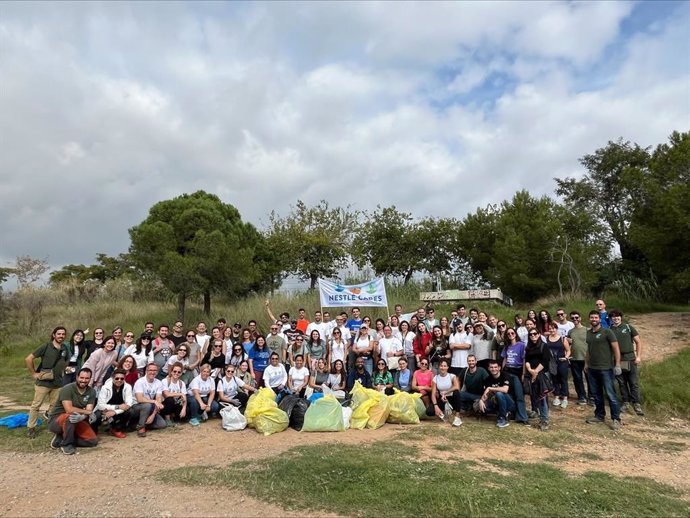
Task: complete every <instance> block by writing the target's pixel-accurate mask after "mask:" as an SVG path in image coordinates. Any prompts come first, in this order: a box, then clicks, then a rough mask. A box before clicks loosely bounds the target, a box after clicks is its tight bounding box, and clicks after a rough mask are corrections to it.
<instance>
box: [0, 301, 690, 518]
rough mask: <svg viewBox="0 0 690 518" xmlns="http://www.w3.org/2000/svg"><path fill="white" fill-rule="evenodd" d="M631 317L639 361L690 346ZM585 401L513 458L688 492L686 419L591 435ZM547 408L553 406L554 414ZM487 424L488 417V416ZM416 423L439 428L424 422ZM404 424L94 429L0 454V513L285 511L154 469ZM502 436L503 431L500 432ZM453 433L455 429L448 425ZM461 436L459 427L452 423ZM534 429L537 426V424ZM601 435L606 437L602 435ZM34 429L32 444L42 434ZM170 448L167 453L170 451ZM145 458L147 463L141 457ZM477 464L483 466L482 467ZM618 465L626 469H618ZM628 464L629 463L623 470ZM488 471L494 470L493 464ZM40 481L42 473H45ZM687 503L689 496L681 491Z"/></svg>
mask: <svg viewBox="0 0 690 518" xmlns="http://www.w3.org/2000/svg"><path fill="white" fill-rule="evenodd" d="M632 324H633V325H635V327H636V328H637V329H638V330H639V332H640V335H641V338H642V340H643V344H644V347H645V350H646V352H645V353H644V360H643V361H645V362H653V361H659V360H661V359H663V358H665V357H667V356H670V355H672V354H674V353H676V352H677V351H679V350H680V349H682V348H684V347H688V346H689V345H690V335H689V334H688V332H687V330H689V329H690V314H688V313H654V314H647V315H641V316H637V317H635V318H633V319H632ZM0 409H3V410H9V409H13V410H15V409H16V410H22V409H26V407H25V406H22V405H17V404H16V403H15V402H13V401H10V400H8V399H7V398H4V397H2V396H0ZM590 412H591V409H590V408H589V407H578V406H576V405H571V406H570V407H569V408H568V410H567V411H566V412H558V415H554V416H553V417H554V418H553V419H552V429H551V431H550V432H548V433H549V434H558V433H559V431H562V432H564V433H571V434H574V437H575V438H576V439H575V440H574V441H573V443H572V444H569V445H568V446H567V447H566V448H559V450H558V451H555V450H553V449H551V448H549V447H546V446H541V445H540V444H539V441H536V442H535V443H531V442H530V441H528V442H527V443H526V444H524V445H522V446H520V452H521V455H520V460H523V461H524V460H525V459H529V460H530V461H532V462H537V461H544V460H547V459H553V458H555V457H556V456H558V457H559V459H560V460H559V462H558V465H559V467H561V468H562V469H565V470H566V471H567V472H569V473H572V474H573V475H575V474H579V473H583V472H585V471H588V470H596V471H603V472H609V473H612V474H616V475H620V474H627V475H635V476H642V477H647V478H650V479H653V480H656V481H658V482H661V483H665V484H669V485H671V486H673V487H676V488H678V489H679V490H681V491H682V492H683V493H684V494H685V495H686V497H687V495H690V479H688V478H687V477H686V474H687V473H688V472H689V471H690V422H689V421H686V420H682V419H669V420H665V421H663V422H661V421H658V420H657V421H655V420H652V419H648V418H645V417H638V416H634V415H630V416H626V417H625V418H624V420H623V424H624V427H623V430H622V432H621V433H619V434H613V432H611V434H612V435H611V438H610V439H609V440H601V441H591V436H586V435H580V434H579V433H578V430H579V429H581V428H582V427H584V426H585V425H584V424H583V420H584V417H585V416H587V415H589V413H590ZM554 414H556V412H554ZM487 425H488V423H487ZM420 426H442V425H441V424H439V423H436V422H425V423H423V424H421V425H420ZM409 429H410V427H406V426H403V425H390V424H387V425H385V426H384V427H382V428H380V429H379V430H366V431H358V430H348V431H347V432H344V433H338V434H328V433H310V434H307V433H298V432H295V431H294V430H291V429H288V430H286V431H285V432H282V433H279V434H275V435H271V436H269V437H263V436H261V435H258V434H257V433H256V432H255V431H254V430H249V429H248V430H243V431H241V432H225V431H223V430H222V429H221V428H220V424H219V421H217V420H215V421H210V422H208V423H205V424H204V425H202V426H201V427H197V428H193V427H191V426H188V425H185V426H180V427H178V428H176V429H174V430H166V431H162V432H158V433H156V432H151V433H149V434H148V437H146V438H138V437H136V436H135V434H130V435H129V437H127V438H126V439H115V438H112V437H109V436H104V435H102V436H101V442H100V444H99V446H98V447H97V448H94V449H91V450H84V449H80V450H79V451H78V453H77V454H76V455H73V456H71V457H66V456H64V455H62V454H60V453H59V452H58V453H56V452H53V451H46V452H43V453H23V452H9V453H2V456H1V457H0V470H1V471H0V472H1V473H2V475H1V476H0V494H2V496H3V498H2V500H1V501H0V516H60V517H62V516H123V515H125V516H144V515H148V516H264V517H266V516H277V515H283V516H292V515H304V512H295V513H292V514H291V513H289V512H285V511H284V510H282V509H279V508H277V507H275V506H273V505H268V504H265V503H263V502H259V501H257V500H254V499H252V498H249V497H247V496H244V495H243V494H241V493H240V492H238V491H234V490H230V489H223V488H219V487H214V488H213V489H212V495H213V496H212V497H207V496H206V495H207V494H208V493H207V491H206V490H204V489H202V488H195V487H189V486H183V485H177V484H170V483H167V484H165V483H162V482H159V481H157V480H156V479H155V474H156V472H157V471H159V470H161V469H164V468H175V467H180V466H186V465H218V466H222V465H226V464H228V463H229V462H232V461H233V460H252V461H254V462H256V463H257V464H260V463H261V462H262V459H264V458H269V457H272V456H274V455H277V454H280V453H281V452H284V451H286V450H287V449H289V448H292V447H294V446H297V445H300V444H305V443H306V442H307V441H308V442H309V443H329V444H333V445H337V444H366V443H369V442H375V441H380V440H384V439H389V438H393V437H396V436H397V435H399V434H400V433H401V432H403V431H405V430H409ZM506 432H507V433H510V428H509V429H507V430H506ZM454 433H455V432H454ZM457 433H458V434H460V435H461V434H462V428H460V429H458V430H457ZM534 433H535V434H537V433H540V432H537V431H536V430H535V431H534ZM604 436H606V435H605V434H604ZM50 437H51V435H50V434H49V433H48V432H46V431H45V430H44V431H42V432H41V433H40V434H39V436H38V438H37V439H35V440H37V441H49V440H50ZM430 443H431V441H426V442H420V441H417V442H414V443H411V444H414V446H415V447H417V448H421V449H422V451H423V452H424V455H425V457H427V458H439V459H448V458H463V459H473V460H478V459H481V458H482V457H486V451H485V450H483V449H482V448H481V446H480V445H466V444H465V445H464V446H463V449H461V450H460V449H458V450H453V451H445V452H444V451H439V450H437V449H434V448H433V447H431V446H430ZM171 452H175V453H174V454H172V453H171ZM491 458H495V459H499V460H502V459H504V460H515V459H516V447H515V446H514V445H505V446H492V448H491ZM142 459H148V460H142ZM486 466H490V465H489V464H486ZM626 467H627V469H626ZM630 467H632V469H630ZM491 469H500V468H496V467H492V468H491ZM48 477H50V478H49V480H46V478H48ZM688 500H689V501H690V497H688Z"/></svg>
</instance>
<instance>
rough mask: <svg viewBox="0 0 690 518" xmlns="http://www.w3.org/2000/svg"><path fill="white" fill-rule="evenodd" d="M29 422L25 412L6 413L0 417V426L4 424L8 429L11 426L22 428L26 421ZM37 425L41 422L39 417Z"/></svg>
mask: <svg viewBox="0 0 690 518" xmlns="http://www.w3.org/2000/svg"><path fill="white" fill-rule="evenodd" d="M28 422H29V414H27V413H21V414H12V415H7V416H5V417H3V418H2V419H0V426H6V427H7V428H9V429H12V428H22V427H25V426H26V423H28ZM36 424H37V425H39V426H40V424H41V419H39V420H38V423H36Z"/></svg>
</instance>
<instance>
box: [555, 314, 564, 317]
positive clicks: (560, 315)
mask: <svg viewBox="0 0 690 518" xmlns="http://www.w3.org/2000/svg"><path fill="white" fill-rule="evenodd" d="M556 316H557V317H564V316H565V313H556Z"/></svg>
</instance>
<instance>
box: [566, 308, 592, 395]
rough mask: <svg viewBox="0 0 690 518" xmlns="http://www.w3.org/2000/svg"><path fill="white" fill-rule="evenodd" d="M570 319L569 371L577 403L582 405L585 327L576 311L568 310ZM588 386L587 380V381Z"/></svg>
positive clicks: (585, 345)
mask: <svg viewBox="0 0 690 518" xmlns="http://www.w3.org/2000/svg"><path fill="white" fill-rule="evenodd" d="M570 320H571V321H572V323H573V326H574V327H573V328H572V329H571V330H570V331H568V340H570V372H572V374H573V385H575V392H576V393H577V404H578V405H580V406H582V405H586V404H587V394H588V392H589V391H585V374H584V371H585V357H586V356H587V328H586V327H585V326H583V325H582V317H581V316H580V313H578V312H577V311H571V312H570ZM587 387H589V381H588V382H587Z"/></svg>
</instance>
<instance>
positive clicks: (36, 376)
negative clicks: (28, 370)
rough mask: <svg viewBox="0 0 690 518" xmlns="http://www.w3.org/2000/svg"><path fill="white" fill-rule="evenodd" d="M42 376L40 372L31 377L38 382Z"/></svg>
mask: <svg viewBox="0 0 690 518" xmlns="http://www.w3.org/2000/svg"><path fill="white" fill-rule="evenodd" d="M40 376H41V375H40V374H39V373H38V372H34V373H33V374H32V375H31V377H32V378H33V379H35V380H37V379H38V378H39V377H40Z"/></svg>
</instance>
